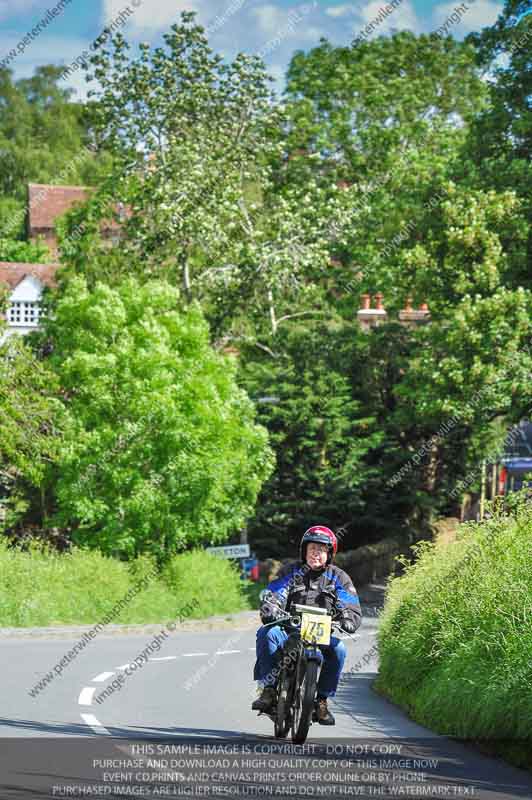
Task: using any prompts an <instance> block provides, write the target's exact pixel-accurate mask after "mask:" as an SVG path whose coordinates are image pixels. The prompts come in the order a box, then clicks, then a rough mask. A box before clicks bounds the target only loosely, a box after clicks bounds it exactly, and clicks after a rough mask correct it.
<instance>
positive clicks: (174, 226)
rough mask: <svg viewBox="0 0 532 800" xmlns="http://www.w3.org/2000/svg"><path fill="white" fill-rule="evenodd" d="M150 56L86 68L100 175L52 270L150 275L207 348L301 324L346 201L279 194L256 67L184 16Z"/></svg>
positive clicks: (333, 195)
mask: <svg viewBox="0 0 532 800" xmlns="http://www.w3.org/2000/svg"><path fill="white" fill-rule="evenodd" d="M164 43H165V47H159V48H155V49H153V50H151V49H150V48H149V47H148V46H141V48H140V55H138V56H137V57H136V58H132V59H129V57H128V56H129V53H128V49H129V46H128V45H127V43H126V42H125V41H124V39H123V38H122V37H120V36H117V37H116V38H115V41H114V49H113V51H112V53H111V52H110V51H107V50H105V49H104V50H102V51H101V52H99V53H98V54H97V55H95V56H94V57H93V59H92V62H93V67H94V73H93V74H92V73H91V76H90V77H91V79H92V78H97V79H98V81H99V84H100V86H101V90H100V91H98V92H95V95H96V100H95V101H94V103H95V105H94V108H95V112H94V125H95V131H96V135H97V137H98V141H100V142H101V143H105V146H106V147H108V148H110V149H111V152H112V155H113V170H112V173H111V174H110V175H109V176H108V179H107V180H106V181H105V182H104V184H103V185H102V186H101V187H100V189H99V192H98V194H97V195H96V196H95V197H94V198H92V200H91V202H90V203H89V204H87V206H86V208H85V210H83V211H81V212H77V213H75V214H73V215H72V216H71V218H70V220H69V221H68V223H67V225H66V227H65V229H64V230H63V232H62V233H63V241H62V250H63V253H64V259H65V261H66V262H67V263H69V265H70V267H71V271H72V272H73V273H75V272H80V271H82V272H83V273H84V274H85V275H86V276H87V279H88V280H89V282H90V283H91V284H92V282H93V281H95V280H98V279H104V280H106V281H109V280H111V281H112V280H119V279H120V278H121V277H122V276H123V275H124V274H131V272H132V271H134V272H135V274H137V275H138V277H139V278H141V279H147V278H148V279H149V278H151V277H155V276H158V275H159V274H160V269H161V265H164V269H165V274H166V276H167V278H168V280H170V281H172V282H174V283H179V284H180V285H181V286H182V287H183V297H184V300H185V301H186V302H190V301H191V300H193V299H196V300H198V301H199V302H201V303H202V307H203V308H204V310H205V312H206V314H207V316H208V318H209V321H210V322H211V324H212V328H213V331H214V334H215V335H217V336H220V337H221V335H222V334H225V335H228V334H231V335H233V336H243V337H245V338H249V337H251V338H252V337H254V336H255V337H256V336H257V335H258V333H260V332H261V331H266V332H267V333H268V334H270V335H275V333H276V331H277V328H278V326H279V324H280V320H284V319H285V318H286V317H287V315H288V316H290V317H291V316H292V314H293V313H294V312H295V313H302V312H304V313H310V312H311V311H312V310H313V309H312V304H313V302H314V300H316V298H317V296H319V288H318V284H319V281H320V280H321V278H322V277H323V276H324V275H325V274H326V272H327V265H328V262H329V259H330V245H331V242H332V241H333V239H334V240H342V237H343V235H344V234H345V232H346V230H348V229H349V228H350V227H351V224H352V211H353V208H352V199H353V198H352V196H351V193H349V192H341V191H339V189H338V187H337V186H336V183H335V181H334V180H332V179H331V180H330V181H329V183H328V185H326V186H323V185H318V184H317V183H316V182H315V181H307V182H306V183H305V185H299V184H293V185H291V186H284V189H283V191H282V192H281V191H279V182H280V175H282V173H283V171H284V169H285V160H286V157H287V150H286V141H285V138H284V131H285V128H286V120H285V117H284V114H283V111H282V108H281V107H280V106H279V104H276V103H275V102H273V98H272V96H271V92H270V89H269V85H268V76H267V75H266V72H265V68H264V65H263V63H262V62H261V60H260V59H259V58H258V57H257V56H250V55H243V54H239V55H238V56H237V57H236V58H235V59H234V60H233V61H232V62H229V63H225V62H224V61H223V60H222V59H221V58H220V57H219V56H217V55H213V53H212V51H211V49H210V48H209V45H208V41H207V39H206V37H205V34H204V31H203V28H201V26H198V25H196V24H195V22H194V14H191V13H187V12H183V14H182V16H181V21H180V24H176V25H173V26H172V29H171V32H170V33H168V34H166V35H165V36H164ZM184 86H185V87H186V91H184V90H183V87H184ZM116 202H122V203H124V204H125V205H127V207H128V209H129V210H130V211H129V215H128V217H127V220H126V221H125V223H124V226H123V230H122V234H121V241H120V246H119V248H115V250H114V252H112V253H111V254H109V249H108V246H107V245H106V244H105V243H103V242H102V241H101V240H100V239H99V237H98V222H99V220H101V219H103V218H105V217H106V216H109V215H111V214H112V209H113V206H114V204H116ZM333 219H334V221H335V232H334V234H333V233H332V230H331V221H332V220H333ZM80 228H81V229H82V231H83V233H82V235H81V236H79V237H78V236H77V235H74V236H72V234H75V232H76V230H78V231H79V230H80Z"/></svg>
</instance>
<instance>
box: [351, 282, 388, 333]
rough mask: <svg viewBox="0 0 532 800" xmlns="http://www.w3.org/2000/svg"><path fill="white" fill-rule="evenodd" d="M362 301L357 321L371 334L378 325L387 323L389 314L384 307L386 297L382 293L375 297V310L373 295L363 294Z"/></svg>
mask: <svg viewBox="0 0 532 800" xmlns="http://www.w3.org/2000/svg"><path fill="white" fill-rule="evenodd" d="M360 299H361V301H362V306H361V307H360V309H359V310H358V313H357V319H358V322H359V325H360V327H361V328H362V330H363V331H366V332H369V331H370V330H371V329H372V328H375V327H376V326H377V325H381V324H382V323H383V322H386V320H387V319H388V314H387V313H386V310H385V308H384V305H383V299H384V297H383V295H382V294H381V293H380V292H379V293H378V294H376V295H375V302H376V307H375V308H371V295H369V294H363V295H361V297H360Z"/></svg>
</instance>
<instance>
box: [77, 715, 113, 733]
mask: <svg viewBox="0 0 532 800" xmlns="http://www.w3.org/2000/svg"><path fill="white" fill-rule="evenodd" d="M81 718H82V720H83V722H85V723H86V724H87V725H88V726H89V728H92V730H93V731H94V732H95V733H102V732H104V731H105V733H109V734H110V733H111V731H110V730H108V729H107V728H106V727H105V726H104V725H102V723H101V722H99V721H98V720H97V719H96V717H95V716H94V714H82V715H81Z"/></svg>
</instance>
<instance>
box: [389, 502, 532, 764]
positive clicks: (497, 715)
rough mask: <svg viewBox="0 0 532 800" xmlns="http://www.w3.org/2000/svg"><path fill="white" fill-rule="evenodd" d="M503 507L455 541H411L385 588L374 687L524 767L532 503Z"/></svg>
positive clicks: (531, 741) (531, 728)
mask: <svg viewBox="0 0 532 800" xmlns="http://www.w3.org/2000/svg"><path fill="white" fill-rule="evenodd" d="M511 502H512V509H511V510H510V509H508V507H507V508H506V510H503V508H502V507H501V506H500V505H499V506H498V507H497V508H491V509H490V510H491V513H492V517H491V518H490V519H489V520H488V521H485V522H483V523H482V524H477V523H468V524H466V525H463V526H461V530H460V532H459V534H458V536H457V539H456V540H455V541H452V542H449V543H447V544H445V543H429V542H423V543H420V544H419V545H417V546H416V547H415V548H414V549H415V550H417V555H418V560H417V561H416V562H415V563H414V564H412V565H410V566H409V567H407V568H406V572H405V574H404V575H403V576H402V577H399V578H394V579H392V580H391V581H390V584H389V588H388V592H387V602H386V605H385V610H384V613H383V616H382V622H381V627H380V631H379V654H380V673H379V677H378V679H377V682H376V688H377V690H378V691H381V692H382V693H383V694H385V695H387V696H388V697H389V698H390V699H392V700H393V701H394V702H396V703H398V704H400V705H402V706H403V707H405V708H406V709H407V710H408V711H409V712H410V714H411V715H412V716H413V717H414V718H415V719H416V720H417V721H418V722H421V723H422V724H424V725H427V726H428V727H430V728H432V729H434V730H436V731H438V732H439V733H443V734H448V735H452V736H455V737H458V738H464V739H475V740H485V741H486V742H487V743H488V745H489V747H490V748H491V749H492V751H494V752H498V753H500V754H501V755H505V756H506V757H509V758H511V759H512V760H513V761H515V763H518V764H520V765H522V766H528V767H532V756H531V753H532V747H531V745H532V504H531V503H530V502H528V503H526V502H525V499H524V497H523V496H521V497H514V498H513V499H512V501H511ZM504 740H506V742H505V741H504Z"/></svg>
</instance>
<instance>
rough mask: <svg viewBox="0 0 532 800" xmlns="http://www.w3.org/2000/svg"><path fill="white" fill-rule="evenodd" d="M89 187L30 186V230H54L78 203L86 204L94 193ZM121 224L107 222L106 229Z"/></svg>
mask: <svg viewBox="0 0 532 800" xmlns="http://www.w3.org/2000/svg"><path fill="white" fill-rule="evenodd" d="M92 191H93V189H91V188H90V187H89V186H52V185H51V184H47V183H29V184H28V209H29V219H28V222H29V230H30V235H31V232H32V231H35V230H43V229H46V228H48V229H50V230H54V227H55V221H56V219H57V217H59V216H61V214H65V213H66V212H67V211H69V210H70V209H71V208H72V206H73V205H74V204H76V203H84V202H85V200H87V198H88V197H89V194H90V192H92ZM119 227H120V223H118V222H116V221H115V220H106V221H105V229H107V230H109V229H111V228H113V229H114V228H119Z"/></svg>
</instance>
